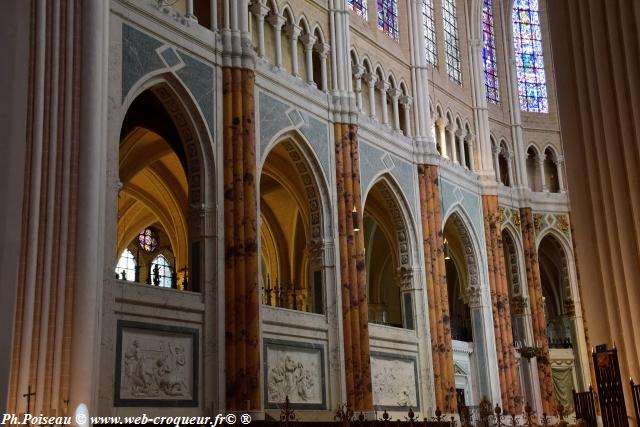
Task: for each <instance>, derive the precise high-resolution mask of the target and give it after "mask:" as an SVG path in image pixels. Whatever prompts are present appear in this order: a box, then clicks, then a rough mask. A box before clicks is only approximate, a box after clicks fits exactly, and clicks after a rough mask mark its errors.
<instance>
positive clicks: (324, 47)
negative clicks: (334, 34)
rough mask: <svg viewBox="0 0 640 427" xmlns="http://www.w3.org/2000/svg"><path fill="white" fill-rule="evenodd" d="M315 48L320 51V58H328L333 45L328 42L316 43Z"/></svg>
mask: <svg viewBox="0 0 640 427" xmlns="http://www.w3.org/2000/svg"><path fill="white" fill-rule="evenodd" d="M314 49H315V51H316V52H318V54H319V55H320V58H322V59H327V55H329V50H330V49H331V46H329V45H328V44H327V43H316V45H315V47H314Z"/></svg>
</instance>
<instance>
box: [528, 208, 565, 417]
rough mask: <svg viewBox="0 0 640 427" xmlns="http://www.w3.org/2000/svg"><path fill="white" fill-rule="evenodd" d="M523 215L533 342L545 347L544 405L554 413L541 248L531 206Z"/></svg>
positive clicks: (541, 365) (541, 372)
mask: <svg viewBox="0 0 640 427" xmlns="http://www.w3.org/2000/svg"><path fill="white" fill-rule="evenodd" d="M520 218H521V222H520V224H521V225H520V226H521V228H522V246H523V249H524V261H525V268H526V271H527V286H528V290H529V305H530V307H531V321H532V323H533V338H534V341H535V343H534V344H535V345H538V346H540V347H541V348H542V355H541V356H540V357H538V358H537V363H538V378H539V379H540V393H541V394H542V408H543V410H544V412H546V413H547V414H553V413H555V408H556V398H555V392H554V389H553V381H552V378H551V365H550V363H549V362H550V361H549V342H548V341H547V326H546V321H545V317H544V305H543V302H542V282H541V281H540V266H539V265H538V251H537V248H536V236H535V228H534V224H533V212H532V211H531V208H521V209H520Z"/></svg>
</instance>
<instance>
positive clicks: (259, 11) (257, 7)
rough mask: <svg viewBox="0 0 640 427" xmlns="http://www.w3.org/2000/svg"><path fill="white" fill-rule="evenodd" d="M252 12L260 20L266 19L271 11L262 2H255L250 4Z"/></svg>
mask: <svg viewBox="0 0 640 427" xmlns="http://www.w3.org/2000/svg"><path fill="white" fill-rule="evenodd" d="M250 10H251V13H253V14H254V15H255V16H257V17H258V19H260V20H264V17H265V16H267V13H269V7H268V6H266V5H265V4H263V3H262V2H260V3H258V2H256V3H253V4H252V5H251V6H250Z"/></svg>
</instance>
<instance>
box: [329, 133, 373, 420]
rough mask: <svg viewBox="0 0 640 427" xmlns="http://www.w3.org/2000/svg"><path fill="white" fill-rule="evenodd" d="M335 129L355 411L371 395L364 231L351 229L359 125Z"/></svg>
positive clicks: (348, 368)
mask: <svg viewBox="0 0 640 427" xmlns="http://www.w3.org/2000/svg"><path fill="white" fill-rule="evenodd" d="M334 129H335V157H336V186H337V194H338V235H339V242H340V246H339V247H340V278H341V281H342V283H341V287H340V288H341V290H342V325H343V336H344V357H345V360H344V364H345V373H346V386H347V403H348V404H349V406H350V408H352V409H353V410H354V411H371V410H373V395H372V386H371V354H370V351H369V309H368V305H367V284H366V270H365V263H364V233H363V232H362V231H355V230H354V229H353V216H352V211H353V209H354V208H355V209H356V212H357V215H358V216H359V221H360V224H362V195H361V189H360V160H359V148H358V128H357V127H356V126H354V125H350V124H341V123H337V124H336V125H335V128H334Z"/></svg>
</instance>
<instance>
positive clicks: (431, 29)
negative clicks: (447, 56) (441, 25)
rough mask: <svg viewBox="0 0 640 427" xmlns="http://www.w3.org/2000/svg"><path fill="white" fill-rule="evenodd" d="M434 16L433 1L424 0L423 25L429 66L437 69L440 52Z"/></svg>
mask: <svg viewBox="0 0 640 427" xmlns="http://www.w3.org/2000/svg"><path fill="white" fill-rule="evenodd" d="M433 16H434V13H433V0H422V25H423V29H424V47H425V53H426V56H427V64H431V65H433V66H434V67H435V66H437V65H438V50H437V47H436V46H437V45H436V24H435V20H434V18H433Z"/></svg>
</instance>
